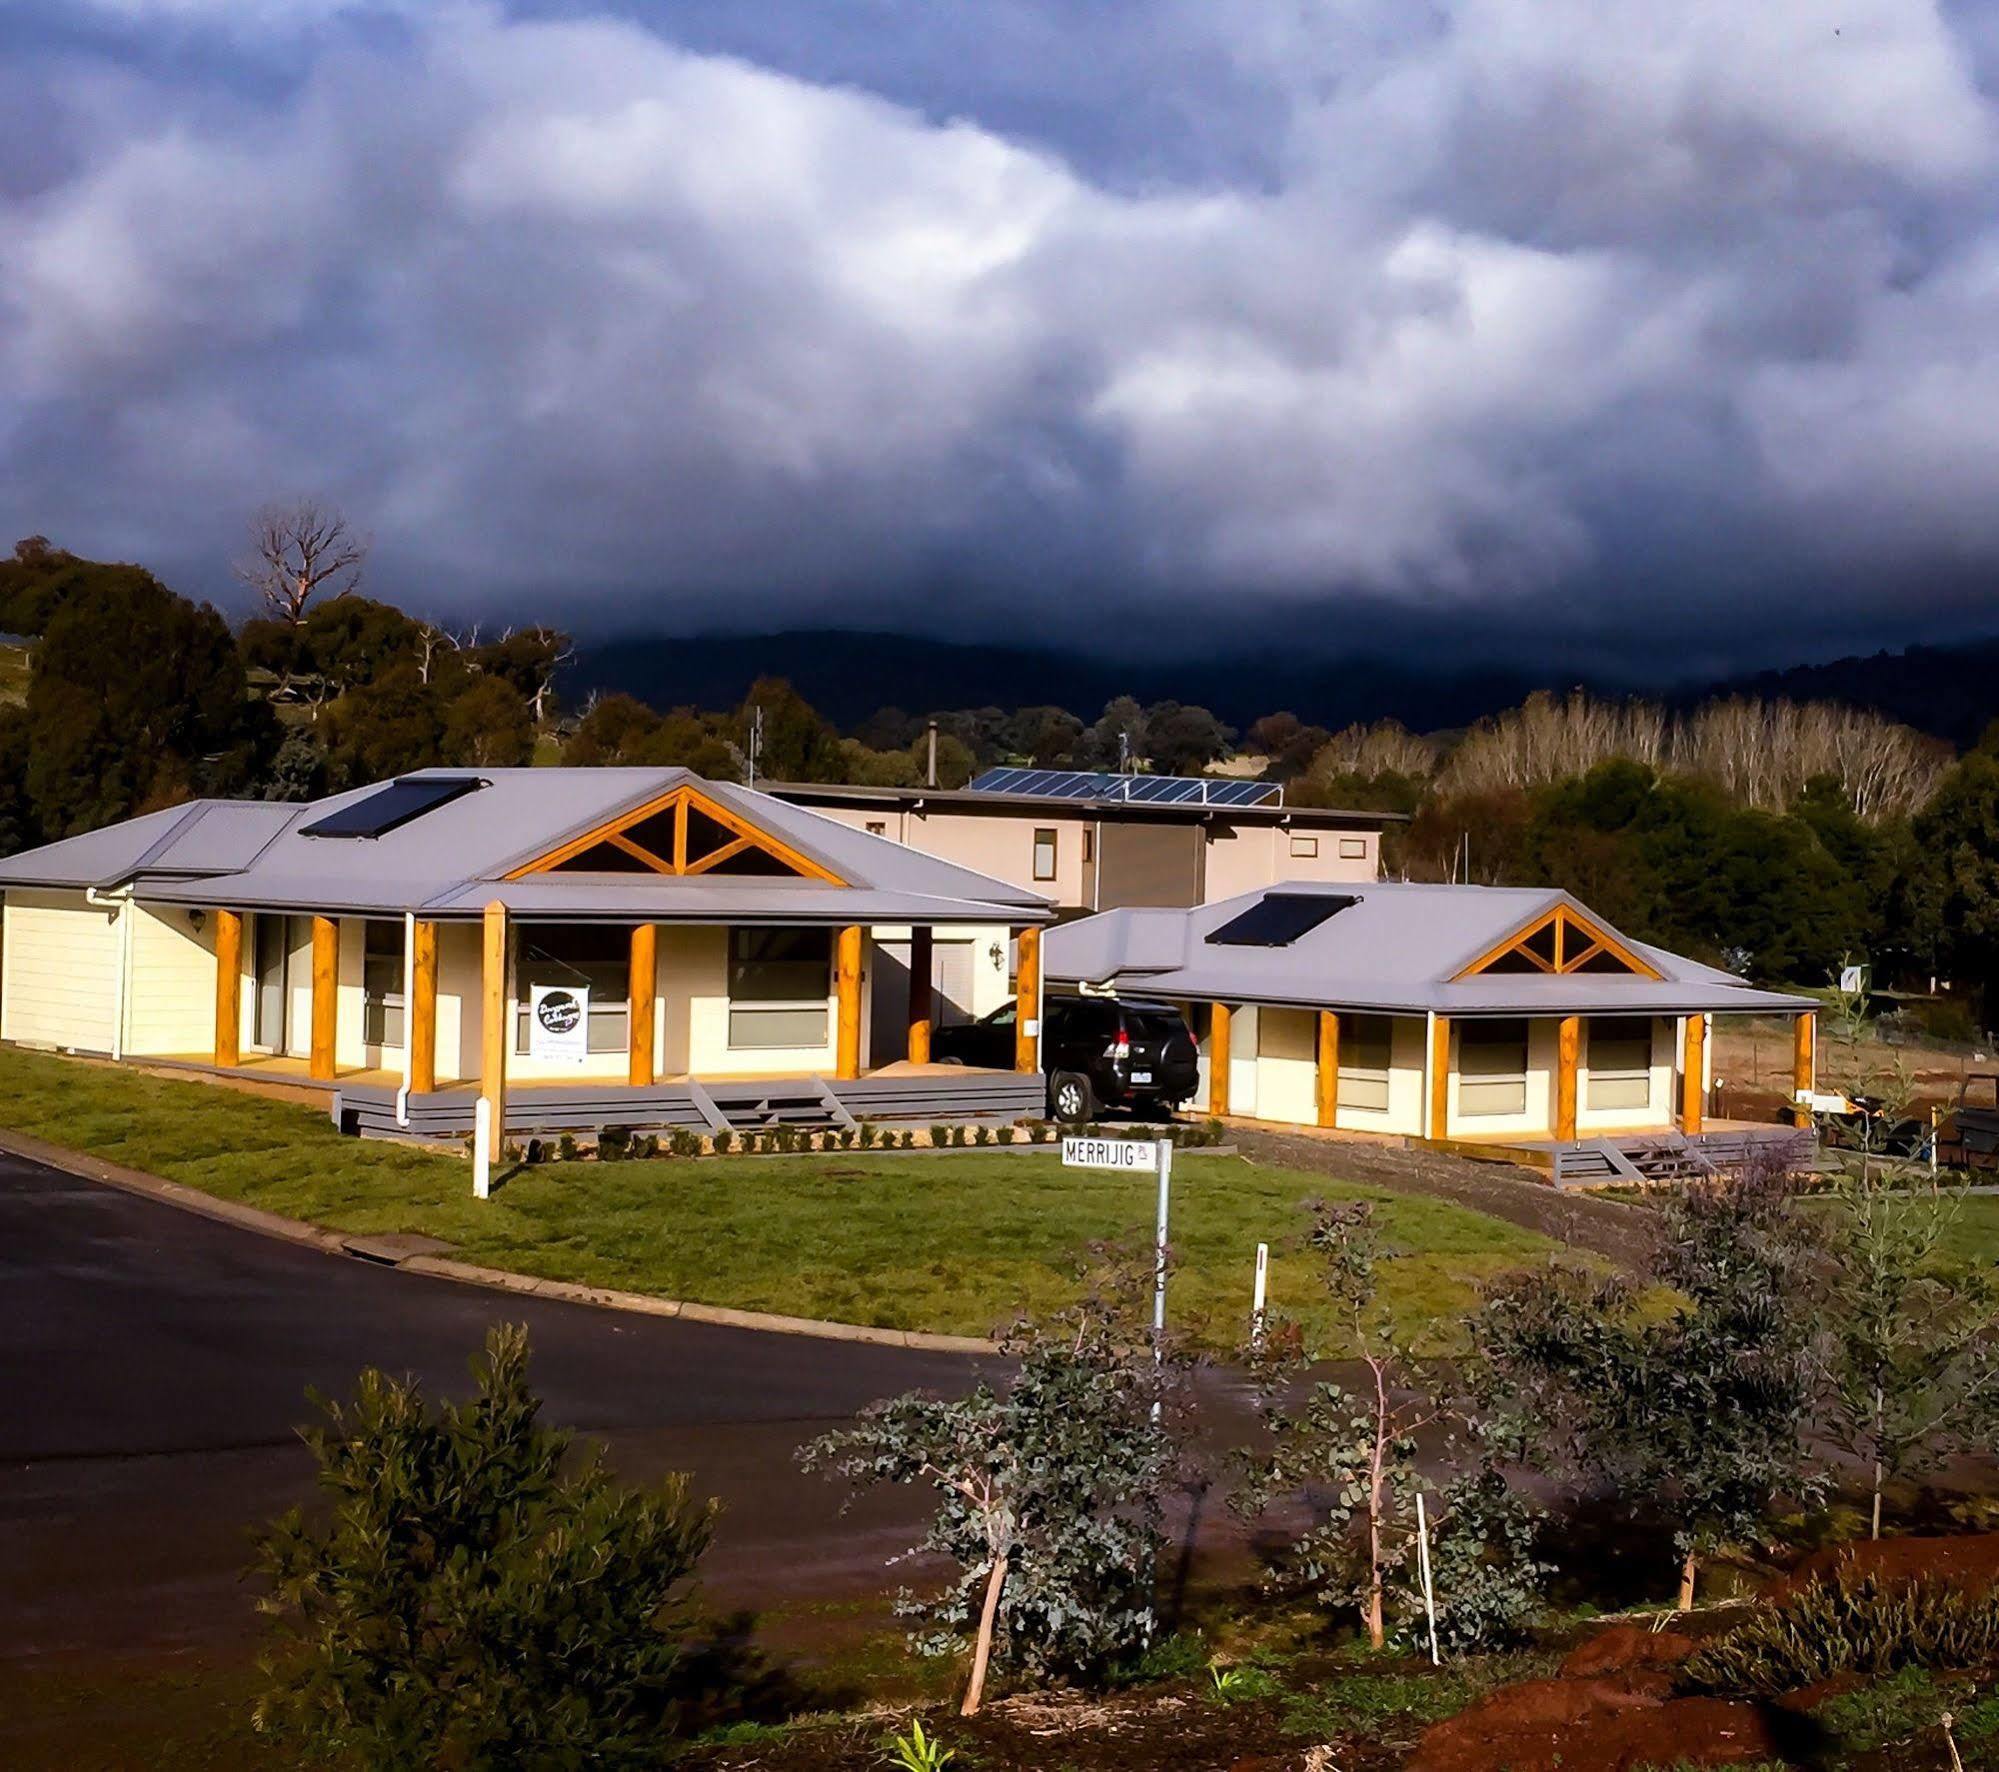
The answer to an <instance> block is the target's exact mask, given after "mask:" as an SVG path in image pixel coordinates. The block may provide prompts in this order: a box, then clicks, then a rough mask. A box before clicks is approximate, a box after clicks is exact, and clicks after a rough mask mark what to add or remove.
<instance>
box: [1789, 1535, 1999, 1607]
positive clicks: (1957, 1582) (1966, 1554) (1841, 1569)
mask: <svg viewBox="0 0 1999 1772" xmlns="http://www.w3.org/2000/svg"><path fill="white" fill-rule="evenodd" d="M1837 1575H1847V1576H1849V1577H1855V1576H1863V1575H1873V1576H1877V1577H1879V1578H1880V1579H1881V1580H1883V1581H1887V1582H1916V1581H1926V1580H1927V1581H1941V1582H1945V1583H1947V1584H1949V1585H1950V1586H1952V1587H1961V1588H1965V1589H1968V1590H1971V1591H1974V1592H1983V1591H1984V1590H1985V1589H1987V1588H1989V1587H1992V1586H1994V1585H1999V1532H1979V1533H1972V1534H1967V1535H1965V1536H1962V1537H1957V1538H1883V1539H1880V1540H1878V1541H1876V1542H1866V1543H1860V1544H1837V1545H1829V1546H1827V1548H1826V1549H1824V1550H1820V1551H1814V1552H1812V1554H1811V1555H1810V1556H1808V1557H1807V1558H1806V1559H1805V1560H1804V1561H1803V1562H1802V1563H1800V1564H1799V1565H1798V1566H1797V1568H1795V1569H1794V1570H1792V1571H1791V1573H1790V1574H1789V1575H1787V1576H1785V1578H1784V1579H1783V1581H1781V1582H1780V1583H1779V1584H1778V1586H1777V1590H1776V1591H1777V1594H1778V1596H1779V1597H1781V1596H1782V1595H1784V1594H1788V1593H1794V1592H1796V1591H1797V1590H1798V1589H1799V1588H1801V1587H1804V1586H1806V1585H1808V1584H1809V1583H1811V1582H1813V1581H1817V1580H1821V1579H1828V1578H1831V1577H1834V1576H1837Z"/></svg>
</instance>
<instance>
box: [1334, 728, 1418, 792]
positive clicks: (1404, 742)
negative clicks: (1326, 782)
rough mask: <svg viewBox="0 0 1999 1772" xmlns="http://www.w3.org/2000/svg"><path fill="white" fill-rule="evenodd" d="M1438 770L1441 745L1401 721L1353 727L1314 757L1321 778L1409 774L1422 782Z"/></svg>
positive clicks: (1369, 778) (1338, 735) (1337, 734)
mask: <svg viewBox="0 0 1999 1772" xmlns="http://www.w3.org/2000/svg"><path fill="white" fill-rule="evenodd" d="M1436 767H1437V742H1436V740H1435V739H1431V738H1422V737H1419V736H1418V735H1417V734H1416V733H1413V732H1411V731H1410V730H1409V729H1408V728H1407V727H1406V726H1404V725H1403V724H1402V722H1401V721H1400V720H1377V721H1375V722H1374V724H1373V725H1372V726H1362V725H1353V726H1347V727H1343V728H1342V729H1341V730H1340V731H1338V732H1335V733H1334V734H1333V736H1332V737H1331V738H1329V739H1328V740H1327V741H1326V742H1325V743H1324V744H1323V745H1321V746H1320V747H1319V750H1318V752H1317V753H1316V754H1315V755H1314V756H1313V758H1312V767H1311V773H1312V774H1313V775H1314V776H1317V777H1319V778H1321V779H1329V778H1331V777H1334V776H1340V775H1355V776H1360V777H1361V778H1363V779H1364V780H1368V781H1372V780H1373V779H1374V778H1375V777H1377V776H1381V775H1406V776H1409V777H1411V778H1412V779H1415V780H1418V781H1421V780H1423V779H1425V778H1426V777H1428V776H1429V775H1430V773H1431V772H1432V771H1433V770H1434V769H1435V768H1436Z"/></svg>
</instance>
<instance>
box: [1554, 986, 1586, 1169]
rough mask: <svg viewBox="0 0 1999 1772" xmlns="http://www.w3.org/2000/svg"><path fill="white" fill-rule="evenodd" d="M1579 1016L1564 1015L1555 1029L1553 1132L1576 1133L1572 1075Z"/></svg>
mask: <svg viewBox="0 0 1999 1772" xmlns="http://www.w3.org/2000/svg"><path fill="white" fill-rule="evenodd" d="M1582 1056H1583V1018H1582V1017H1581V1016H1580V1015H1565V1016H1563V1017H1562V1021H1561V1025H1560V1027H1559V1028H1557V1030H1556V1033H1555V1136H1556V1137H1557V1138H1559V1139H1562V1140H1563V1141H1565V1142H1566V1141H1567V1140H1569V1139H1572V1138H1574V1137H1575V1135H1576V1077H1577V1072H1578V1071H1579V1070H1580V1068H1581V1066H1582Z"/></svg>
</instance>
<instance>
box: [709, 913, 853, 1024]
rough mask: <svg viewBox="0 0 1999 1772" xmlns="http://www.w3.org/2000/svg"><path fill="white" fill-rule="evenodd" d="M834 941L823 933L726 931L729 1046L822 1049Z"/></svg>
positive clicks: (795, 930) (773, 930)
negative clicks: (727, 932) (727, 934)
mask: <svg viewBox="0 0 1999 1772" xmlns="http://www.w3.org/2000/svg"><path fill="white" fill-rule="evenodd" d="M832 989H833V938H832V935H831V933H830V932H829V931H827V930H824V929H731V930H730V931H729V1044H730V1045H731V1046H740V1047H766V1048H768V1047H780V1046H784V1047H819V1046H824V1045H825V1044H826V1013H827V1012H826V999H827V997H828V996H829V995H830V994H831V992H832Z"/></svg>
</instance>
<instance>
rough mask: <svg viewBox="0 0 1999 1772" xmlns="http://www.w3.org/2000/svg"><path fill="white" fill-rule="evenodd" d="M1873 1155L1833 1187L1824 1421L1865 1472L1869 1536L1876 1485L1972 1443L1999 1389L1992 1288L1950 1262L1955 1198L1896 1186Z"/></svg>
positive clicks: (1997, 1318) (1877, 1518)
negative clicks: (1829, 1340) (1829, 1343)
mask: <svg viewBox="0 0 1999 1772" xmlns="http://www.w3.org/2000/svg"><path fill="white" fill-rule="evenodd" d="M1896 1179H1897V1178H1896V1177H1894V1176H1893V1175H1892V1174H1884V1173H1882V1171H1881V1168H1880V1166H1879V1160H1878V1159H1876V1160H1874V1161H1871V1162H1867V1163H1864V1164H1862V1165H1861V1166H1860V1167H1859V1168H1858V1169H1857V1170H1855V1171H1854V1172H1853V1173H1851V1174H1849V1175H1847V1176H1845V1177H1844V1178H1843V1180H1842V1182H1841V1185H1840V1186H1839V1187H1838V1188H1837V1189H1835V1191H1834V1193H1833V1198H1832V1207H1831V1210H1830V1212H1829V1214H1828V1216H1827V1232H1828V1235H1827V1242H1828V1246H1829V1248H1830V1249H1831V1251H1832V1255H1833V1283H1832V1299H1831V1308H1830V1309H1829V1310H1828V1311H1827V1313H1826V1321H1827V1322H1828V1323H1829V1324H1830V1326H1831V1331H1832V1348H1831V1356H1832V1357H1831V1359H1830V1362H1829V1366H1828V1374H1829V1377H1830V1380H1831V1387H1830V1389H1831V1395H1830V1399H1829V1401H1830V1409H1829V1411H1828V1415H1829V1419H1828V1421H1827V1422H1826V1424H1825V1425H1826V1427H1827V1431H1828V1432H1829V1434H1830V1436H1831V1438H1832V1440H1833V1442H1834V1444H1836V1445H1837V1446H1839V1447H1840V1448H1841V1449H1842V1450H1843V1451H1846V1452H1848V1453H1850V1454H1852V1456H1853V1457H1854V1458H1855V1459H1856V1460H1858V1461H1859V1463H1860V1465H1861V1468H1862V1469H1863V1470H1865V1471H1866V1472H1867V1473H1868V1493H1869V1499H1870V1507H1869V1514H1870V1521H1871V1525H1870V1536H1872V1537H1875V1538H1879V1537H1880V1536H1881V1497H1882V1491H1883V1489H1884V1488H1885V1487H1886V1486H1887V1485H1888V1484H1889V1483H1893V1482H1897V1481H1899V1480H1901V1479H1902V1478H1904V1477H1908V1476H1912V1475H1915V1474H1917V1473H1919V1472H1921V1471H1925V1470H1932V1469H1934V1468H1936V1466H1937V1465H1939V1464H1940V1463H1942V1462H1943V1461H1944V1460H1945V1459H1947V1458H1949V1457H1952V1456H1953V1455H1955V1454H1957V1453H1959V1452H1962V1451H1964V1450H1966V1449H1968V1448H1969V1447H1971V1446H1973V1445H1976V1444H1979V1443H1980V1442H1981V1441H1982V1439H1983V1437H1984V1435H1985V1433H1986V1432H1987V1431H1988V1429H1989V1428H1990V1426H1991V1423H1992V1421H1993V1418H1994V1401H1995V1395H1999V1349H1995V1346H1994V1332H1995V1330H1999V1286H1995V1285H1994V1283H1993V1281H1992V1279H1991V1278H1990V1277H1989V1276H1988V1275H1987V1274H1985V1273H1984V1272H1982V1271H1978V1270H1975V1269H1972V1268H1969V1267H1966V1266H1965V1265H1964V1264H1962V1263H1961V1262H1958V1261H1956V1260H1953V1259H1951V1256H1950V1249H1951V1242H1952V1232H1953V1231H1954V1230H1955V1229H1956V1227H1957V1224H1958V1222H1959V1220H1960V1219H1961V1218H1962V1216H1963V1210H1964V1196H1963V1195H1962V1194H1960V1193H1952V1194H1945V1193H1938V1192H1936V1191H1935V1190H1932V1189H1924V1190H1922V1191H1921V1192H1918V1191H1916V1190H1915V1189H1913V1188H1910V1187H1907V1186H1903V1187H1897V1186H1895V1185H1893V1184H1894V1181H1895V1180H1896Z"/></svg>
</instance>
